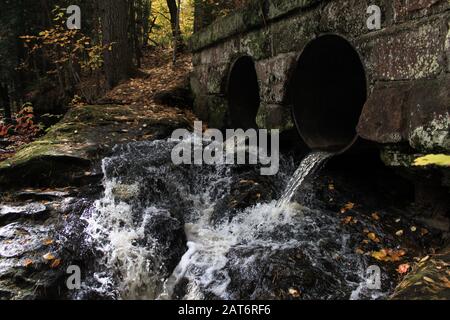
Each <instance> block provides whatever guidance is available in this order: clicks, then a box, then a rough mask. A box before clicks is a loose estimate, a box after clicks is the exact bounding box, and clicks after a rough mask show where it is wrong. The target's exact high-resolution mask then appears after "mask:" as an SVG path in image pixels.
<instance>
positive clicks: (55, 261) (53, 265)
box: [50, 259, 61, 269]
mask: <svg viewBox="0 0 450 320" xmlns="http://www.w3.org/2000/svg"><path fill="white" fill-rule="evenodd" d="M60 264H61V259H55V260H53V262H52V263H51V264H50V268H52V269H56V268H58V267H59V265H60Z"/></svg>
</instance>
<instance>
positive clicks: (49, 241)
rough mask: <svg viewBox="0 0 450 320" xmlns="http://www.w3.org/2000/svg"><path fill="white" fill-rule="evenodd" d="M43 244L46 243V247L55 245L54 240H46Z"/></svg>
mask: <svg viewBox="0 0 450 320" xmlns="http://www.w3.org/2000/svg"><path fill="white" fill-rule="evenodd" d="M43 243H44V245H46V246H49V245H52V244H53V240H52V239H45V240H44V241H43Z"/></svg>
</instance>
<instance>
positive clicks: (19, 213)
mask: <svg viewBox="0 0 450 320" xmlns="http://www.w3.org/2000/svg"><path fill="white" fill-rule="evenodd" d="M46 213H47V207H46V206H45V205H44V204H41V203H30V204H27V205H24V206H8V205H0V225H4V224H7V223H8V222H11V221H14V220H18V219H20V218H25V219H28V218H33V219H37V218H43V217H45V214H46Z"/></svg>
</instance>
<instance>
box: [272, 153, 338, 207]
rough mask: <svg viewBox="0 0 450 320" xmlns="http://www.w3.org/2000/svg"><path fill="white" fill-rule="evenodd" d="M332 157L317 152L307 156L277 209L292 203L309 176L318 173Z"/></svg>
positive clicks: (290, 181)
mask: <svg viewBox="0 0 450 320" xmlns="http://www.w3.org/2000/svg"><path fill="white" fill-rule="evenodd" d="M332 156H333V154H332V153H330V152H324V151H315V152H311V153H310V154H309V155H307V156H306V157H305V158H304V159H303V160H302V162H301V163H300V166H299V167H298V169H297V171H295V173H294V175H293V176H292V178H291V179H290V180H289V183H288V184H287V187H286V189H285V190H284V192H283V195H282V196H281V198H280V199H279V200H278V202H277V207H279V208H281V207H284V206H286V205H287V204H288V203H289V202H290V201H291V199H292V197H293V196H294V194H295V192H296V191H297V190H298V189H299V188H300V187H301V185H302V183H303V182H304V181H305V179H306V178H307V177H308V176H309V175H311V174H314V173H315V172H317V170H319V169H320V168H321V167H322V166H323V165H324V164H325V162H326V161H327V160H328V159H329V158H331V157H332Z"/></svg>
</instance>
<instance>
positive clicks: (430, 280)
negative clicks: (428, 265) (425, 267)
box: [423, 277, 434, 283]
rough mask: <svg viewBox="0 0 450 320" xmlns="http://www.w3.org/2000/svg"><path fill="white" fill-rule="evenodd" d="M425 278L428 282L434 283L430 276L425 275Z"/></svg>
mask: <svg viewBox="0 0 450 320" xmlns="http://www.w3.org/2000/svg"><path fill="white" fill-rule="evenodd" d="M423 280H425V281H426V282H428V283H434V280H433V279H431V278H428V277H423Z"/></svg>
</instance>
